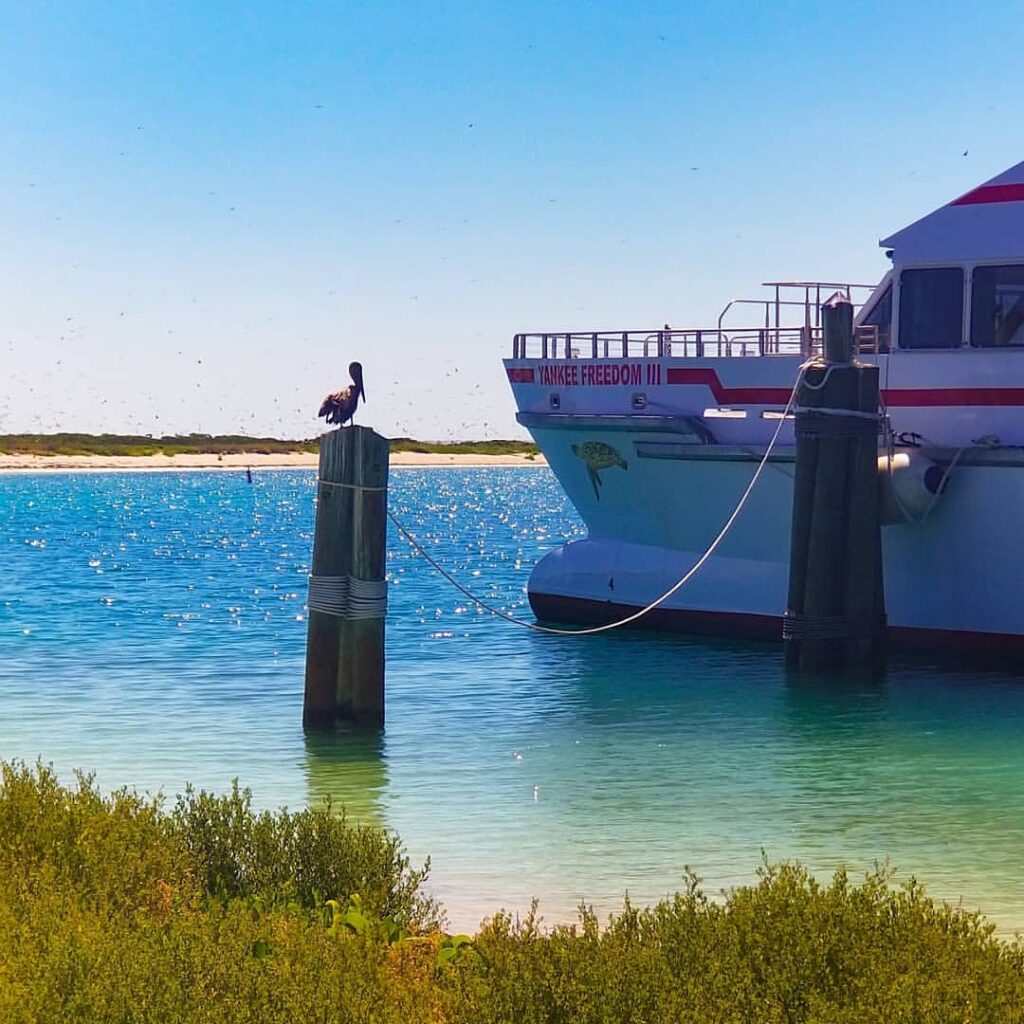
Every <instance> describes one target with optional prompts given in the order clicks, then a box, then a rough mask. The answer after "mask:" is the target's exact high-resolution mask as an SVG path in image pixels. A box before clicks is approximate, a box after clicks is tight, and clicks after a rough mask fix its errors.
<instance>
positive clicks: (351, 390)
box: [317, 363, 366, 423]
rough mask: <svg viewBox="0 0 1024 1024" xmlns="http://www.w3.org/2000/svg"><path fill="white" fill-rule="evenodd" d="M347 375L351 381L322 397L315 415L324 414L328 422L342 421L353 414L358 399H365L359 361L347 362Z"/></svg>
mask: <svg viewBox="0 0 1024 1024" xmlns="http://www.w3.org/2000/svg"><path fill="white" fill-rule="evenodd" d="M348 375H349V376H350V377H351V378H352V383H351V384H349V386H348V387H347V388H342V389H341V390H340V391H335V392H334V393H333V394H331V395H328V396H327V397H326V398H325V399H324V403H323V405H321V406H320V411H319V412H318V413H317V416H324V417H326V419H327V422H328V423H344V422H345V421H346V420H351V419H352V417H353V416H354V415H355V411H356V404H357V403H358V402H359V399H360V398H362V400H363V401H364V402H365V401H366V392H365V391H364V390H363V367H362V364H361V363H349V366H348Z"/></svg>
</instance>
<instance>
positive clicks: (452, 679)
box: [0, 468, 1024, 931]
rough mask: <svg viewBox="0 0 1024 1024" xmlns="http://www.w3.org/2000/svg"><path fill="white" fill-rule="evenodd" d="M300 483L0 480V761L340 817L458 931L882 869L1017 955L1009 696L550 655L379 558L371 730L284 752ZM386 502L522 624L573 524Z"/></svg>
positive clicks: (543, 646) (464, 504)
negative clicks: (401, 860) (991, 931)
mask: <svg viewBox="0 0 1024 1024" xmlns="http://www.w3.org/2000/svg"><path fill="white" fill-rule="evenodd" d="M313 498H314V482H313V474H312V473H309V472H265V473H257V474H256V476H255V482H254V484H253V485H252V486H249V485H248V484H247V483H246V480H245V474H244V473H228V472H222V473H185V474H177V473H119V474H113V473H112V474H46V475H6V476H2V477H0V757H3V758H24V759H28V760H34V759H35V758H37V757H42V758H43V759H44V760H47V761H51V762H53V764H54V765H55V766H56V767H57V768H58V770H60V771H61V772H62V773H63V774H66V775H70V773H71V771H72V770H73V769H74V768H83V769H87V770H90V771H94V772H95V773H96V775H97V779H98V781H99V783H100V784H101V785H102V786H103V787H105V788H112V787H115V786H121V785H130V786H134V787H136V788H139V789H142V790H150V791H156V790H162V791H164V792H165V793H166V794H168V795H173V794H174V793H176V792H179V791H180V790H181V789H182V788H183V787H184V785H185V783H186V782H189V781H190V782H192V783H195V784H196V785H199V786H204V787H207V788H212V789H216V790H222V789H224V788H225V787H227V786H228V785H229V784H230V780H231V778H232V777H233V776H238V777H239V778H240V779H241V780H242V782H243V783H244V784H246V785H248V786H250V787H251V788H252V791H253V794H254V798H255V801H256V802H257V803H258V804H259V805H261V806H268V807H274V806H279V805H282V804H286V805H288V806H291V807H298V806H302V805H305V804H307V803H310V802H317V801H320V800H321V799H322V798H323V797H324V796H325V795H326V794H331V795H332V797H333V798H334V799H335V801H336V802H338V803H343V804H344V805H345V806H346V807H347V808H348V810H349V813H350V814H351V815H352V816H354V817H356V818H358V819H360V820H363V821H367V822H373V823H377V824H381V825H386V826H388V827H390V828H393V829H395V830H396V831H397V832H398V833H399V834H400V835H401V836H402V838H403V839H404V841H405V843H406V845H407V847H408V849H409V851H410V853H411V854H412V856H413V857H414V858H415V859H417V860H421V859H422V858H424V857H426V856H427V855H430V857H431V858H432V864H433V870H432V876H431V877H432V882H431V884H432V887H433V889H434V891H435V892H436V893H437V894H438V895H439V896H440V897H441V899H442V900H443V902H444V903H445V905H446V906H447V908H448V910H449V915H450V917H451V919H452V921H453V924H455V925H456V926H457V927H471V926H473V925H475V924H476V923H477V922H478V921H479V920H480V919H481V918H482V917H483V916H485V915H486V914H488V913H489V912H492V911H493V910H495V909H496V908H498V907H500V906H504V907H507V908H511V909H515V910H521V909H524V908H525V907H527V906H528V905H529V902H530V899H531V898H532V897H534V896H537V897H539V898H540V901H541V910H542V912H543V913H544V914H545V917H546V919H547V920H548V921H554V920H562V919H566V918H569V917H571V916H572V914H573V910H574V907H575V906H576V905H577V904H578V903H579V902H580V901H581V900H585V901H587V902H591V903H593V904H594V905H595V906H597V907H598V908H600V909H603V910H609V909H613V908H614V907H615V906H617V905H618V904H619V902H620V900H621V897H622V894H623V893H624V892H625V891H627V890H628V892H629V893H630V895H631V896H632V897H633V898H634V899H636V900H637V901H641V902H649V901H653V900H655V899H657V898H659V897H661V896H662V895H664V894H666V893H669V892H671V891H672V890H674V889H675V888H676V887H677V886H678V884H679V881H680V879H681V876H682V872H683V870H684V866H685V865H690V866H692V868H693V869H694V870H696V871H697V873H698V874H699V875H701V876H702V877H703V878H704V879H705V886H706V888H707V889H708V890H710V891H715V890H717V889H719V888H721V887H728V886H732V885H736V884H740V883H743V882H747V881H750V880H751V879H752V878H753V876H754V871H755V869H756V867H757V865H758V864H759V862H760V860H761V856H762V851H764V853H765V855H766V856H767V857H769V858H770V859H772V860H775V859H781V858H799V859H800V860H801V861H803V862H804V863H805V864H807V865H808V866H809V867H810V868H812V869H813V870H814V871H816V872H820V873H827V872H830V871H831V870H832V869H834V868H835V867H836V866H837V865H839V864H846V865H847V866H848V867H850V868H851V869H852V870H854V871H861V870H864V869H867V868H870V867H871V865H872V864H873V862H874V861H876V860H884V859H886V858H889V859H890V860H891V861H892V863H893V864H894V865H895V866H896V868H897V870H898V873H899V875H900V877H903V878H906V877H908V876H909V875H910V874H915V875H916V876H917V877H918V878H920V879H921V880H923V881H924V882H925V883H926V885H927V887H928V888H929V890H930V891H931V892H932V894H933V895H936V896H941V897H943V898H945V899H949V900H953V901H956V900H959V899H962V900H963V901H964V903H965V904H966V905H968V906H970V907H972V908H974V907H980V908H981V909H983V910H984V911H985V912H986V913H988V914H989V915H990V916H991V917H992V918H993V919H994V920H995V921H996V922H997V923H998V924H999V926H1000V929H1001V930H1002V931H1012V930H1014V929H1017V928H1024V891H1022V889H1021V879H1022V878H1024V680H1022V679H1020V678H1010V677H1008V676H1006V675H995V674H984V673H978V672H974V673H964V672H957V671H953V670H947V669H942V668H941V667H936V666H929V665H924V664H920V663H918V664H914V665H904V666H896V667H894V668H893V669H891V671H890V672H889V674H888V676H887V678H886V679H885V680H884V681H882V682H880V683H876V684H864V685H855V684H852V685H842V686H837V685H834V684H829V685H794V684H792V683H790V682H787V680H786V678H785V675H784V673H783V671H782V668H781V664H780V654H779V651H778V650H777V649H775V648H773V647H770V646H759V645H744V644H735V643H729V644H725V643H707V642H699V641H696V640H688V639H680V638H673V637H664V636H654V635H644V634H639V633H617V634H613V635H605V636H597V637H588V638H579V639H574V638H559V637H550V636H542V635H537V634H534V633H530V632H527V631H525V630H521V629H518V628H515V627H512V626H509V625H506V624H504V623H501V622H499V621H497V620H495V619H493V618H491V617H490V616H487V615H484V614H480V613H479V612H478V611H477V610H476V608H475V607H474V606H473V605H472V604H470V603H469V602H467V601H466V600H465V599H463V598H462V597H461V596H460V595H459V594H458V593H457V592H455V591H454V590H452V589H451V588H450V587H449V585H448V584H446V583H445V582H444V581H443V580H441V579H440V578H439V577H438V576H437V575H436V574H435V573H434V572H433V571H432V570H431V569H430V568H429V567H428V566H427V565H426V564H425V562H424V561H423V559H422V558H419V557H416V556H413V555H412V554H411V552H410V551H409V549H408V547H407V545H406V544H405V542H404V541H402V540H401V539H400V538H399V537H397V536H395V535H394V534H392V536H391V537H390V541H389V568H390V574H391V578H392V584H393V586H392V590H391V607H390V615H389V620H388V726H387V731H386V734H385V735H384V736H382V737H381V738H379V739H376V738H375V739H365V738H353V737H346V736H331V737H324V736H315V737H314V736H305V735H303V732H302V729H301V727H300V718H301V704H302V688H303V658H304V647H305V630H306V622H305V609H304V607H303V605H304V597H305V579H306V574H307V572H308V571H309V558H310V551H311V546H312V525H313ZM391 500H392V507H393V508H394V509H395V510H396V512H397V513H398V514H399V516H400V517H401V518H402V519H403V520H404V521H405V523H406V524H407V525H408V526H409V527H410V528H411V529H413V530H414V531H416V532H417V533H418V534H419V536H420V537H421V538H422V539H423V540H424V541H425V542H426V543H429V545H430V550H431V551H432V552H433V553H434V554H435V556H436V557H437V558H438V559H439V560H440V561H442V562H443V563H444V564H445V565H446V567H448V568H450V569H451V570H452V571H453V572H454V573H456V574H457V575H458V576H459V577H460V578H462V579H463V580H465V581H466V582H467V583H468V584H469V585H470V586H471V587H473V588H475V589H476V590H478V591H479V593H480V594H481V595H485V596H487V597H488V598H489V599H491V600H493V601H495V602H497V603H499V604H500V605H502V606H504V607H506V608H519V609H525V607H526V593H525V587H526V581H527V577H528V575H529V570H530V567H531V565H532V564H533V563H534V562H535V561H536V560H537V558H539V557H540V556H541V555H542V554H543V553H544V552H545V551H547V550H548V549H550V548H551V547H552V546H556V545H558V544H560V543H562V542H563V541H564V540H566V539H568V538H572V537H575V536H578V535H580V533H581V526H580V524H579V522H578V520H577V518H576V517H575V515H574V513H573V511H572V509H571V507H570V506H569V505H568V503H567V502H566V500H565V498H564V497H563V495H562V493H561V491H560V490H559V488H558V486H557V484H556V483H555V481H554V479H553V478H552V476H551V475H550V474H549V473H548V472H547V470H543V469H534V468H524V469H486V470H456V469H432V470H408V469H401V470H397V471H395V472H394V473H393V475H392V493H391Z"/></svg>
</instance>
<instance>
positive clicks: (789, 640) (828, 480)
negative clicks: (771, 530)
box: [783, 295, 885, 672]
mask: <svg viewBox="0 0 1024 1024" xmlns="http://www.w3.org/2000/svg"><path fill="white" fill-rule="evenodd" d="M822 328H823V339H822V351H823V355H824V359H823V360H819V361H816V362H814V363H812V364H811V365H810V366H808V367H807V368H806V369H805V371H804V374H803V377H802V379H801V381H800V384H799V386H798V388H797V394H796V402H795V409H796V421H795V427H796V473H795V477H794V486H793V521H792V533H791V544H790V569H789V597H788V602H787V608H786V616H785V619H784V620H783V637H784V639H785V642H786V662H787V664H788V665H789V666H790V667H792V668H798V669H800V670H802V671H806V672H828V671H833V672H834V671H848V672H864V671H877V670H879V669H880V668H881V667H882V664H883V659H884V641H885V602H884V596H883V593H884V591H883V583H882V540H881V522H880V517H879V485H878V458H877V456H878V424H879V417H878V409H879V393H878V367H877V366H866V365H863V364H861V363H859V362H857V361H855V359H854V345H853V306H852V304H851V303H850V301H849V299H847V298H846V297H844V296H842V295H834V296H833V297H832V298H831V299H830V300H829V301H828V302H826V303H825V304H824V305H823V306H822Z"/></svg>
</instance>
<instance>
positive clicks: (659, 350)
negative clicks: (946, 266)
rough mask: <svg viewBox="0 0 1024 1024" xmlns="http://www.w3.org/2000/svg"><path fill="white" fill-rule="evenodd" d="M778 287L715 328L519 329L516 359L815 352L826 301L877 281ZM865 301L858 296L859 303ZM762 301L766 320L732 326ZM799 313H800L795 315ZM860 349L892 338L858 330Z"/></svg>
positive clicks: (735, 303)
mask: <svg viewBox="0 0 1024 1024" xmlns="http://www.w3.org/2000/svg"><path fill="white" fill-rule="evenodd" d="M766 287H769V288H772V289H774V295H773V296H772V297H771V298H767V299H732V300H730V301H729V302H728V303H727V304H726V306H725V308H724V309H723V310H722V312H721V314H720V315H719V317H718V326H717V327H712V328H685V329H681V330H677V329H675V328H671V327H669V326H668V325H667V324H666V325H665V327H664V328H663V329H661V330H653V331H652V330H639V331H638V330H630V331H544V332H539V333H528V334H516V335H514V336H513V338H512V358H513V359H637V358H641V359H649V358H655V357H662V356H679V357H691V358H698V359H699V358H702V357H705V356H707V357H725V356H767V355H799V356H804V357H805V358H806V357H808V356H812V355H815V354H817V353H818V352H820V350H821V302H822V293H823V292H825V293H827V294H826V298H827V297H828V294H831V293H832V292H836V291H838V292H840V293H841V294H843V295H845V297H846V298H848V299H850V300H851V301H853V296H854V293H855V292H857V291H869V290H870V289H872V288H873V287H874V286H873V285H860V284H839V283H835V282H827V281H790V282H783V281H779V282H775V281H771V282H768V283H767V285H766ZM783 289H796V290H797V291H798V292H799V291H802V292H803V297H802V298H797V299H792V298H783V295H784V294H785V293H784V292H783ZM861 305H862V303H860V302H854V309H855V310H856V309H859V308H860V306H861ZM739 306H743V307H749V306H758V307H760V308H761V309H762V310H763V314H764V315H763V323H761V324H759V325H757V326H756V327H751V326H747V325H744V326H735V327H734V326H729V325H727V324H726V320H727V318H728V315H729V313H730V312H731V311H732V310H733V309H734V308H736V307H739ZM794 307H795V309H798V310H800V311H802V316H800V317H799V319H800V320H801V321H802V323H798V324H792V323H791V324H788V325H787V324H784V323H783V317H784V313H786V312H790V311H793V310H794ZM793 319H797V318H796V317H794V318H793ZM855 342H856V347H857V350H858V351H859V352H878V351H879V348H880V345H881V347H882V348H883V350H884V348H885V346H887V344H888V338H880V336H879V331H878V328H877V327H875V326H873V325H865V326H862V327H858V328H857V329H856V332H855Z"/></svg>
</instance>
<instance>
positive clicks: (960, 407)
mask: <svg viewBox="0 0 1024 1024" xmlns="http://www.w3.org/2000/svg"><path fill="white" fill-rule="evenodd" d="M880 245H881V246H882V247H883V248H884V249H885V250H886V255H887V256H888V257H889V259H890V260H891V263H892V266H891V269H890V270H889V272H888V273H887V274H886V275H885V276H884V277H883V278H882V280H881V281H880V282H879V283H878V284H877V285H874V286H866V285H858V284H854V283H851V282H826V281H820V282H819V281H778V282H774V281H773V282H770V283H768V284H767V285H766V288H767V292H766V293H765V294H764V295H763V296H762V297H760V298H755V299H742V300H733V301H732V302H729V303H728V305H726V307H725V308H724V309H723V311H722V314H721V315H720V316H719V318H718V321H717V323H716V324H715V325H714V326H711V327H708V328H686V329H677V328H674V327H669V326H668V325H667V324H666V325H664V326H663V327H662V328H660V329H652V330H625V331H545V332H540V333H530V334H517V335H515V337H514V338H513V341H512V355H511V358H509V359H506V360H505V361H504V365H505V370H506V373H507V376H508V380H509V382H510V384H511V387H512V390H513V392H514V395H515V400H516V403H517V407H518V414H517V419H518V421H519V423H521V424H522V425H523V426H524V427H525V428H526V429H527V430H528V431H529V432H530V434H531V435H532V436H533V438H534V439H535V441H536V443H537V445H538V446H539V447H540V449H541V451H542V452H543V454H544V456H545V457H546V459H547V461H548V463H549V464H550V466H551V469H552V470H553V472H554V473H555V475H556V476H557V478H558V480H559V482H560V483H561V485H562V487H563V488H564V489H565V491H566V493H567V494H568V496H569V498H570V500H571V501H572V503H573V505H574V506H575V507H576V509H577V510H578V511H579V514H580V516H581V517H582V519H583V521H584V523H585V524H586V527H587V531H588V533H587V537H586V539H583V540H579V541H575V542H572V543H569V544H566V545H565V546H563V547H561V548H558V549H556V550H554V551H552V552H549V553H548V554H547V555H546V556H545V557H544V558H543V559H542V560H541V561H540V562H539V563H538V564H537V565H536V566H535V568H534V570H533V572H532V574H531V577H530V582H529V588H528V590H529V598H530V603H531V606H532V608H533V611H534V614H535V615H536V616H537V617H538V619H540V620H541V621H546V622H558V623H572V624H587V625H595V624H601V623H607V622H612V621H616V620H619V619H621V618H624V617H626V616H628V615H630V614H632V613H634V612H636V611H638V610H639V609H641V608H644V607H646V606H647V605H648V604H649V603H650V602H652V601H654V600H655V599H656V598H657V597H658V596H659V595H662V594H663V593H664V592H665V591H667V590H669V589H670V588H671V587H672V586H673V584H674V583H675V582H676V581H678V580H679V579H680V578H681V577H682V576H684V575H685V574H686V573H687V572H688V571H689V570H690V569H691V568H692V567H693V566H694V565H695V563H696V562H697V560H698V559H700V558H701V556H702V555H703V554H704V553H705V552H706V550H707V548H708V546H709V545H710V544H711V542H712V541H713V539H714V538H715V537H716V535H717V534H718V532H719V531H720V530H721V528H722V526H723V524H724V523H725V522H726V520H727V519H728V518H729V516H730V514H731V513H732V512H733V510H734V509H735V507H736V505H737V503H738V501H739V499H740V497H741V495H742V494H743V492H744V490H745V489H746V488H747V486H748V484H749V483H750V480H751V477H752V475H753V473H754V471H755V469H756V468H757V466H758V464H759V463H760V462H761V460H762V459H763V458H764V456H765V452H766V449H767V448H768V446H769V442H770V440H771V439H772V437H773V436H774V435H775V434H776V431H778V432H779V434H778V438H777V442H776V444H775V445H774V446H773V447H772V448H771V451H770V452H769V454H768V459H767V462H766V465H765V468H764V471H763V472H762V474H761V476H760V478H759V479H758V481H757V484H756V486H755V487H754V489H753V491H752V492H751V494H750V496H749V499H748V501H747V504H746V506H745V507H744V508H743V510H742V512H741V513H740V515H739V516H738V517H737V519H736V521H735V523H734V524H733V526H732V528H731V529H730V531H729V533H728V534H727V536H726V537H725V538H724V540H723V541H722V543H721V545H720V546H719V547H718V548H717V549H716V550H715V552H714V554H713V556H712V557H710V558H709V559H708V560H707V561H706V562H705V564H704V565H702V566H701V568H700V570H699V571H698V572H696V573H695V574H694V576H693V577H692V579H690V580H689V581H688V582H687V583H686V585H685V586H683V587H681V588H680V589H679V590H678V591H677V592H676V593H675V594H673V595H672V597H670V598H669V599H668V600H666V601H665V602H664V603H662V604H661V605H660V606H659V607H657V608H656V609H654V610H653V611H651V612H649V613H648V614H647V615H645V616H643V617H642V618H640V619H639V620H637V622H636V623H635V624H634V625H635V626H637V627H640V628H648V629H667V630H679V631H686V632H694V633H706V634H720V635H730V636H745V637H762V638H774V639H781V637H782V620H783V615H784V612H785V609H786V598H787V581H788V571H789V544H790V529H791V515H792V488H793V471H794V460H795V440H794V431H793V422H792V416H791V414H789V415H787V414H786V409H787V404H788V403H789V401H790V398H791V396H792V394H793V389H794V385H795V383H796V380H797V376H798V374H799V372H800V367H801V365H802V364H803V363H804V362H805V361H807V360H808V359H809V358H812V357H814V356H815V355H816V354H817V353H818V352H819V351H820V346H821V312H820V308H821V305H822V303H823V302H825V301H826V300H827V299H828V298H829V297H830V296H831V295H833V294H834V293H836V292H839V293H841V294H842V295H844V296H846V297H848V298H849V299H850V301H851V302H853V303H854V307H855V310H856V316H855V321H854V324H855V327H854V330H855V347H856V348H857V350H858V355H857V358H858V359H860V360H861V361H863V362H867V363H873V364H877V365H878V367H879V375H880V382H881V397H882V402H883V416H882V429H881V430H880V436H879V457H880V477H881V481H882V490H883V491H884V492H885V504H884V509H883V521H884V522H885V524H886V525H884V526H883V530H882V533H883V535H882V544H883V563H884V578H885V604H886V611H887V615H888V628H889V636H890V640H891V641H892V642H893V643H894V644H896V645H898V646H902V647H916V648H920V649H924V650H929V651H937V650H941V649H960V650H964V651H972V652H976V651H978V650H979V649H980V648H979V645H984V649H985V650H986V651H992V652H1019V651H1022V650H1024V163H1020V164H1018V165H1016V166H1015V167H1012V168H1010V169H1009V170H1008V171H1006V172H1004V173H1003V174H1000V175H998V176H997V177H995V178H992V179H991V180H990V181H987V182H985V183H984V184H983V185H980V186H978V187H977V188H975V189H973V190H971V191H970V192H967V193H966V194H965V195H962V196H960V197H959V198H957V199H954V200H953V201H952V202H950V203H948V204H947V205H945V206H943V207H941V208H940V209H938V210H935V211H934V212H932V213H930V214H929V215H928V216H926V217H923V218H922V219H920V220H918V221H916V222H915V223H913V224H911V225H910V226H908V227H906V228H903V229H902V230H901V231H897V232H896V233H895V234H893V235H890V236H889V237H887V238H885V239H883V240H882V241H881V242H880ZM780 420H781V421H782V422H781V423H780Z"/></svg>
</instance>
